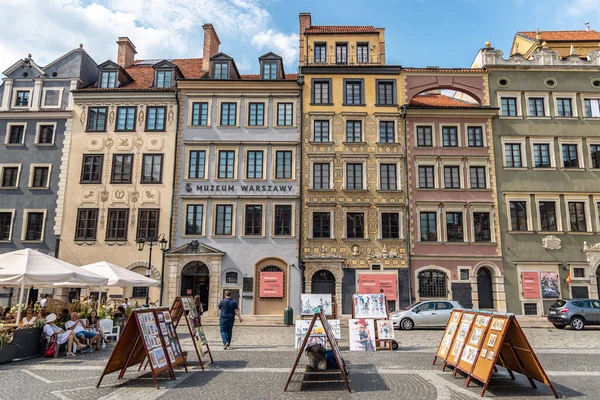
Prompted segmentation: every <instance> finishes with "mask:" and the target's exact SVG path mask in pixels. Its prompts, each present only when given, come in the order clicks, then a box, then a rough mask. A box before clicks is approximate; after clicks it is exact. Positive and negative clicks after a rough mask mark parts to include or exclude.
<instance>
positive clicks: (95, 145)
mask: <svg viewBox="0 0 600 400" xmlns="http://www.w3.org/2000/svg"><path fill="white" fill-rule="evenodd" d="M102 147H104V141H103V140H102V139H101V138H97V137H90V138H88V140H87V146H86V149H87V150H91V151H100V150H102Z"/></svg>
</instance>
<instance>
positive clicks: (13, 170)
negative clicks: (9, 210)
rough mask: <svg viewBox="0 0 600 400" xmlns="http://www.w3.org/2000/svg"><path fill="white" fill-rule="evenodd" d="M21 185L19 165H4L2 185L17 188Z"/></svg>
mask: <svg viewBox="0 0 600 400" xmlns="http://www.w3.org/2000/svg"><path fill="white" fill-rule="evenodd" d="M18 186H19V167H2V187H3V188H16V187H18Z"/></svg>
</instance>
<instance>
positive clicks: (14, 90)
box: [11, 87, 33, 109]
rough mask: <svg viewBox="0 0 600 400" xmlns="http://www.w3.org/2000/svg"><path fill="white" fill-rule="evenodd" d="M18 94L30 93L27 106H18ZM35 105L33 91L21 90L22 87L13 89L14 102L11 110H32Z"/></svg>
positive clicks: (28, 89)
mask: <svg viewBox="0 0 600 400" xmlns="http://www.w3.org/2000/svg"><path fill="white" fill-rule="evenodd" d="M17 92H29V102H28V104H27V105H26V106H17V105H16V104H17ZM32 103H33V89H30V88H20V87H17V88H15V87H13V95H12V101H11V108H21V109H26V108H31V107H32V105H33V104H32Z"/></svg>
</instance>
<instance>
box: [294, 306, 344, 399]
mask: <svg viewBox="0 0 600 400" xmlns="http://www.w3.org/2000/svg"><path fill="white" fill-rule="evenodd" d="M316 320H317V318H316V314H315V315H314V316H313V319H312V321H310V325H309V326H308V331H307V332H308V333H309V334H307V335H305V336H304V341H303V342H302V346H300V351H298V354H297V355H296V361H294V365H293V366H292V370H291V371H290V375H289V376H288V379H287V382H286V383H285V388H283V391H284V392H287V388H288V386H289V385H290V381H291V380H292V377H293V376H294V372H296V367H297V366H298V363H299V362H300V358H301V357H302V353H303V352H304V348H305V347H306V343H307V342H308V337H309V336H310V332H312V329H313V327H314V326H315V321H316ZM340 368H341V367H340Z"/></svg>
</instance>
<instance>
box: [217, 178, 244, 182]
mask: <svg viewBox="0 0 600 400" xmlns="http://www.w3.org/2000/svg"><path fill="white" fill-rule="evenodd" d="M213 180H214V181H215V182H237V181H238V180H237V178H215V179H213Z"/></svg>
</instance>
